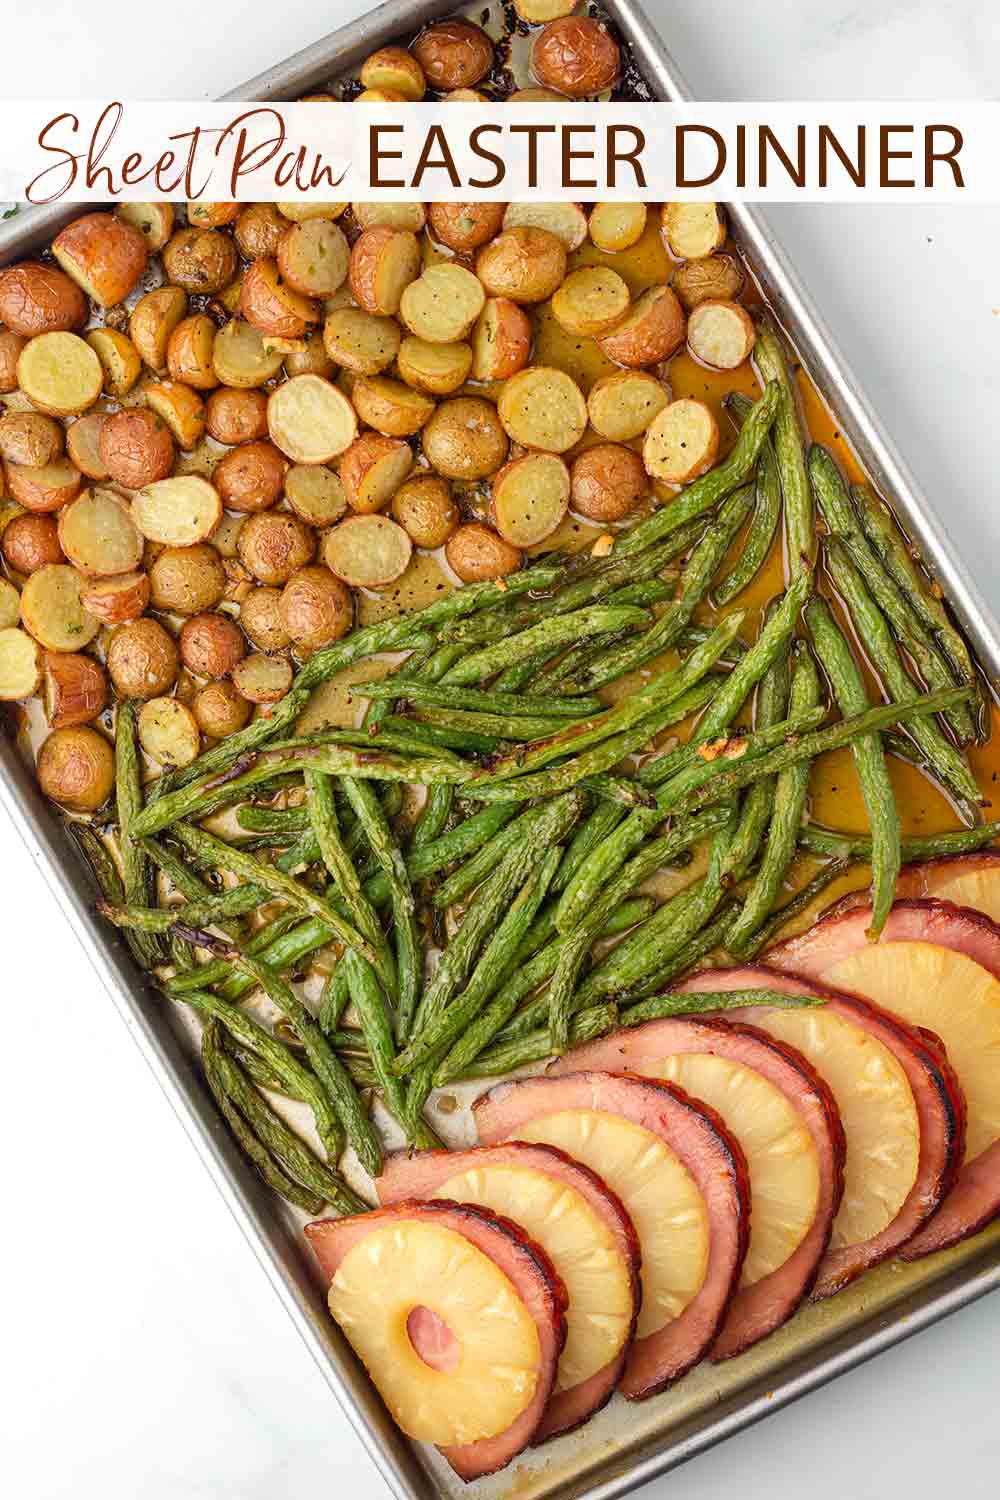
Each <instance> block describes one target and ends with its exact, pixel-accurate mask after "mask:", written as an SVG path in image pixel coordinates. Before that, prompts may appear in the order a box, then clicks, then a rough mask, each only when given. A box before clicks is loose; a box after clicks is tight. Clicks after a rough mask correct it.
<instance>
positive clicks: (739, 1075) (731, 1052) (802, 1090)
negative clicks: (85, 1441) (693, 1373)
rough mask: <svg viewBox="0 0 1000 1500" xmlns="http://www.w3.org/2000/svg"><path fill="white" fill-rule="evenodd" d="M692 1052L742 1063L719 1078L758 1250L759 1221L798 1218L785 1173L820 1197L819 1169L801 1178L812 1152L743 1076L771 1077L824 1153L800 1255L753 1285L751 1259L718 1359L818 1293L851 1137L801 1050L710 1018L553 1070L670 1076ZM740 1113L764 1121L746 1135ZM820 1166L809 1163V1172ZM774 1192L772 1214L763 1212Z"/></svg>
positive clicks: (573, 1055) (674, 1022) (635, 1035)
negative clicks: (744, 1165)
mask: <svg viewBox="0 0 1000 1500" xmlns="http://www.w3.org/2000/svg"><path fill="white" fill-rule="evenodd" d="M685 1054H686V1055H692V1056H694V1057H696V1058H698V1059H701V1058H703V1057H706V1056H707V1057H712V1058H718V1059H722V1060H724V1063H725V1064H730V1065H735V1068H734V1069H733V1070H732V1074H730V1073H729V1072H727V1073H726V1074H724V1076H723V1077H722V1078H721V1079H719V1080H718V1084H719V1086H720V1087H721V1088H722V1089H724V1090H725V1092H726V1094H727V1096H728V1097H731V1098H732V1109H731V1111H727V1110H726V1109H725V1107H724V1105H723V1104H722V1102H721V1101H719V1102H718V1107H719V1109H720V1110H721V1111H722V1113H723V1116H724V1118H725V1119H726V1122H727V1124H728V1125H729V1128H730V1129H731V1130H732V1132H733V1134H734V1135H735V1136H736V1138H737V1139H738V1140H740V1142H741V1144H742V1145H743V1146H744V1150H745V1154H746V1157H747V1160H748V1163H749V1167H750V1185H751V1190H752V1204H751V1215H750V1244H751V1250H752V1248H753V1245H754V1237H755V1234H756V1233H757V1230H758V1219H757V1217H755V1216H757V1215H758V1214H760V1215H762V1216H763V1215H768V1217H769V1218H770V1219H771V1220H772V1221H776V1223H775V1229H776V1232H777V1233H780V1232H781V1230H782V1228H784V1226H785V1225H786V1224H787V1223H788V1222H789V1220H795V1219H796V1215H795V1205H794V1204H792V1205H789V1204H788V1203H787V1201H785V1200H784V1199H783V1198H782V1197H781V1196H780V1189H781V1184H780V1183H777V1182H776V1181H775V1178H776V1177H780V1175H781V1169H782V1168H783V1167H785V1166H787V1164H789V1163H791V1164H792V1169H793V1176H792V1181H791V1184H790V1190H791V1191H792V1192H793V1193H794V1191H795V1190H796V1189H797V1188H800V1184H801V1188H800V1190H801V1191H804V1192H811V1188H812V1179H811V1173H806V1172H800V1173H799V1174H795V1172H794V1167H795V1162H796V1159H801V1157H802V1155H803V1151H802V1149H801V1147H802V1143H801V1141H800V1140H798V1139H792V1137H793V1136H794V1135H796V1132H795V1131H794V1130H790V1129H789V1119H788V1114H787V1113H785V1112H779V1110H777V1109H775V1108H774V1101H773V1096H771V1099H770V1100H769V1099H768V1097H767V1094H766V1091H765V1096H764V1097H763V1098H761V1097H759V1093H760V1091H759V1090H755V1089H754V1088H753V1087H752V1086H751V1087H750V1088H741V1087H740V1082H741V1079H745V1077H746V1074H745V1073H744V1071H743V1070H748V1071H749V1072H750V1073H751V1074H752V1075H754V1076H755V1077H756V1076H759V1077H760V1078H762V1079H764V1080H766V1081H767V1083H768V1084H770V1085H771V1086H772V1088H773V1089H775V1090H777V1091H778V1092H779V1093H780V1095H781V1096H782V1098H783V1099H784V1100H785V1101H787V1104H788V1105H789V1106H790V1107H791V1110H790V1112H791V1113H792V1115H793V1116H794V1119H795V1120H796V1121H797V1122H798V1126H799V1130H800V1131H801V1132H802V1133H803V1134H804V1135H806V1138H807V1141H808V1142H811V1152H810V1158H811V1157H812V1156H814V1157H815V1163H816V1168H817V1174H818V1187H817V1191H816V1196H815V1199H813V1198H812V1197H810V1198H809V1204H808V1208H807V1211H806V1215H805V1217H804V1218H803V1217H802V1215H801V1214H800V1215H799V1216H798V1220H797V1222H799V1223H803V1224H805V1225H806V1226H807V1227H805V1231H804V1233H802V1234H801V1238H799V1239H798V1243H797V1244H796V1245H795V1246H794V1248H793V1249H792V1250H791V1253H790V1254H788V1255H787V1257H786V1258H785V1259H784V1260H783V1261H782V1263H781V1264H780V1265H778V1266H777V1267H776V1269H774V1270H771V1271H770V1272H768V1273H766V1274H763V1275H761V1276H760V1277H759V1279H756V1280H752V1281H751V1280H749V1272H750V1266H751V1261H750V1260H749V1259H748V1262H747V1266H746V1267H745V1269H744V1276H743V1284H742V1285H741V1286H740V1288H739V1290H738V1291H737V1292H736V1295H735V1296H734V1298H733V1302H732V1306H731V1307H730V1309H729V1313H728V1315H727V1317H726V1320H725V1323H724V1324H723V1326H722V1330H721V1332H720V1333H719V1336H718V1338H717V1339H716V1341H715V1343H714V1344H713V1346H712V1350H711V1356H710V1357H711V1358H712V1359H713V1360H716V1361H718V1360H722V1359H729V1358H730V1357H731V1356H732V1355H734V1354H740V1353H742V1352H743V1350H745V1349H748V1348H749V1347H750V1346H751V1345H752V1344H755V1343H756V1342H757V1341H758V1340H759V1339H762V1338H764V1337H765V1336H766V1335H767V1334H769V1333H772V1332H773V1331H774V1330H775V1329H776V1328H779V1327H780V1326H781V1324H782V1323H784V1322H786V1321H787V1320H788V1319H789V1318H790V1317H791V1316H792V1314H793V1313H794V1312H795V1309H796V1308H797V1307H798V1306H799V1304H800V1303H801V1302H802V1301H803V1300H804V1298H805V1297H806V1296H808V1294H809V1292H810V1291H811V1290H812V1287H813V1284H814V1282H815V1280H816V1276H817V1273H818V1271H819V1266H820V1261H821V1260H822V1258H823V1256H824V1254H825V1253H826V1249H827V1246H828V1244H829V1241H830V1232H831V1230H832V1228H833V1221H834V1217H835V1215H836V1213H837V1209H838V1208H839V1207H840V1200H841V1195H842V1193H843V1188H844V1153H845V1145H844V1132H843V1128H842V1126H841V1123H840V1114H839V1111H838V1109H837V1106H836V1103H835V1102H834V1099H833V1095H832V1094H831V1093H830V1090H829V1089H828V1088H827V1086H826V1084H825V1083H824V1082H823V1081H822V1080H821V1078H820V1077H819V1075H818V1074H817V1072H816V1071H815V1069H814V1068H812V1067H811V1066H810V1065H809V1063H807V1062H806V1060H805V1058H804V1057H803V1056H802V1055H801V1053H799V1052H796V1051H795V1049H794V1048H792V1047H790V1046H787V1045H786V1044H784V1043H782V1042H779V1041H777V1040H775V1039H774V1038H773V1037H769V1036H768V1035H767V1034H766V1033H765V1032H762V1031H759V1030H757V1029H756V1028H754V1027H751V1026H746V1025H742V1024H739V1025H737V1024H733V1023H730V1022H727V1021H716V1020H713V1019H702V1018H701V1017H698V1018H694V1017H677V1018H676V1019H670V1020H661V1021H648V1022H646V1024H645V1025H642V1026H635V1027H630V1028H625V1029H623V1030H621V1031H618V1032H615V1033H614V1035H612V1036H609V1037H605V1038H603V1039H602V1040H601V1041H597V1042H591V1043H589V1044H587V1045H586V1046H583V1047H577V1048H576V1049H575V1050H574V1051H572V1052H570V1053H569V1054H568V1055H567V1056H566V1057H564V1058H562V1059H561V1061H560V1062H558V1063H557V1064H555V1066H554V1068H553V1069H552V1070H551V1071H553V1072H558V1073H566V1072H574V1071H577V1070H580V1071H588V1070H590V1069H600V1070H603V1071H606V1072H609V1073H610V1072H615V1073H618V1072H626V1073H638V1074H641V1075H643V1076H652V1077H663V1076H665V1070H666V1069H667V1068H668V1067H669V1065H670V1062H671V1060H676V1059H677V1058H679V1057H681V1056H683V1055H685ZM667 1076H669V1075H667ZM683 1076H685V1075H683V1074H682V1077H683ZM769 1103H771V1106H772V1107H771V1110H770V1118H769V1119H766V1118H765V1119H762V1118H761V1116H764V1115H766V1114H767V1112H768V1111H767V1106H768V1104H769ZM741 1109H745V1110H749V1111H751V1112H753V1114H754V1116H755V1117H754V1118H750V1119H746V1120H745V1121H743V1122H742V1123H743V1124H744V1126H745V1129H744V1130H741V1121H740V1119H739V1118H738V1116H739V1114H740V1111H741ZM758 1159H761V1171H760V1180H759V1182H758V1179H756V1178H755V1162H756V1161H757V1160H758ZM811 1165H812V1161H811V1159H810V1161H809V1162H808V1166H810V1167H811ZM803 1178H804V1179H805V1180H804V1181H803ZM776 1188H777V1189H778V1192H776V1191H775V1189H776ZM762 1190H763V1191H762ZM765 1194H766V1195H767V1198H768V1206H767V1208H765V1207H764V1206H763V1204H764V1196H765ZM772 1204H773V1205H774V1207H773V1210H771V1205H772ZM769 1210H771V1211H770V1212H769ZM809 1214H811V1222H809Z"/></svg>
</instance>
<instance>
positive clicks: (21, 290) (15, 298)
mask: <svg viewBox="0 0 1000 1500" xmlns="http://www.w3.org/2000/svg"><path fill="white" fill-rule="evenodd" d="M87 311H88V309H87V299H86V297H85V296H84V295H83V293H82V292H81V290H80V288H79V287H78V286H76V284H75V283H74V282H72V281H71V280H70V279H69V277H68V276H66V275H64V273H63V272H62V271H60V270H57V268H56V267H55V266H42V265H39V264H38V263H37V262H36V261H30V260H26V261H22V262H21V264H20V265H19V266H11V267H9V269H8V270H6V271H0V323H3V324H5V326H6V327H7V329H8V330H9V331H10V332H11V333H13V334H17V335H18V336H19V337H21V338H24V339H33V338H36V337H37V336H38V334H40V333H69V332H71V331H72V330H73V329H74V328H80V327H81V326H82V325H83V324H84V323H85V322H86V321H87Z"/></svg>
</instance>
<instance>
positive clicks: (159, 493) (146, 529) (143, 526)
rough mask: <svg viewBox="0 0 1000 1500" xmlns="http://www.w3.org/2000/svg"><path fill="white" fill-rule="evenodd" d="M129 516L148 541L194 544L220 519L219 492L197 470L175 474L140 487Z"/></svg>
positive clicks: (169, 545) (166, 543) (203, 538)
mask: <svg viewBox="0 0 1000 1500" xmlns="http://www.w3.org/2000/svg"><path fill="white" fill-rule="evenodd" d="M132 519H133V521H134V522H135V524H136V526H137V527H138V528H139V530H140V531H141V533H142V535H143V536H144V537H145V538H146V540H147V541H150V542H160V543H162V545H163V546H164V547H193V546H194V544H195V543H196V542H203V541H205V540H206V539H207V538H208V537H210V536H211V535H212V532H213V531H214V530H215V528H216V526H218V524H219V522H220V521H221V520H222V501H221V500H220V499H219V492H218V490H217V489H216V488H215V486H214V485H211V484H209V482H208V480H207V479H202V478H201V476H200V475H198V474H175V475H174V477H173V478H172V479H158V480H156V482H155V483H153V484H148V485H146V486H145V488H144V489H141V490H140V491H139V493H138V494H137V495H136V497H135V499H134V501H133V502H132Z"/></svg>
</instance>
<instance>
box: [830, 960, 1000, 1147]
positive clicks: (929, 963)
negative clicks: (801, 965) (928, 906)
mask: <svg viewBox="0 0 1000 1500" xmlns="http://www.w3.org/2000/svg"><path fill="white" fill-rule="evenodd" d="M825 979H826V980H827V981H828V982H829V983H830V984H833V985H836V986H838V987H839V988H841V989H847V990H853V991H854V992H855V993H856V994H859V995H864V996H865V997H866V999H870V1000H874V1001H875V1003H876V1004H877V1005H883V1006H884V1007H885V1008H886V1010H893V1011H895V1012H896V1014H897V1015H898V1016H902V1018H903V1020H904V1021H908V1022H909V1023H910V1025H911V1026H926V1027H928V1028H929V1029H930V1030H931V1031H934V1032H936V1033H937V1035H938V1036H939V1037H940V1038H941V1040H942V1041H943V1042H944V1045H945V1048H946V1050H947V1053H948V1061H949V1062H950V1063H951V1065H952V1067H953V1068H954V1069H955V1072H956V1073H957V1074H958V1077H959V1081H960V1083H961V1085H962V1088H963V1090H964V1092H965V1102H966V1108H967V1111H968V1113H967V1116H966V1159H967V1160H968V1161H971V1160H972V1159H973V1157H976V1156H978V1155H979V1154H980V1152H982V1151H985V1150H986V1148H987V1147H988V1146H991V1145H992V1144H993V1142H994V1141H995V1140H997V1139H1000V1087H998V1079H1000V983H998V982H997V980H996V979H995V978H994V977H993V975H992V974H991V973H990V972H989V970H988V969H984V968H983V966H982V965H981V964H977V963H976V961H975V959H972V958H968V957H967V956H966V955H965V954H964V953H959V952H957V951H956V950H955V949H953V948H942V947H939V946H938V945H937V944H936V943H916V942H887V943H871V944H869V946H868V948H867V949H865V950H861V951H859V952H857V953H854V954H852V956H851V957H850V958H847V959H844V960H843V961H842V962H841V963H839V964H836V965H835V966H834V967H833V968H832V969H831V970H830V972H829V975H828V976H825Z"/></svg>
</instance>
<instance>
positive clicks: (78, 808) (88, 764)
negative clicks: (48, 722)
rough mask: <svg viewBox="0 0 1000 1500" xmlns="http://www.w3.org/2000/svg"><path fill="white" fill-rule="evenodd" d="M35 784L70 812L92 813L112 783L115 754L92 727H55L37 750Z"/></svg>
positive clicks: (106, 794) (104, 798) (109, 789)
mask: <svg viewBox="0 0 1000 1500" xmlns="http://www.w3.org/2000/svg"><path fill="white" fill-rule="evenodd" d="M36 770H37V775H38V785H39V786H40V787H41V789H42V791H43V792H44V793H45V795H46V797H50V798H51V799H52V801H53V802H58V803H59V805H60V807H66V808H69V809H70V811H71V812H81V813H86V812H96V811H97V809H98V808H99V807H103V805H104V803H105V802H107V800H108V798H109V797H110V795H111V792H112V789H113V787H114V784H115V757H114V752H113V751H112V749H111V746H110V744H109V743H108V741H107V740H106V739H105V738H104V735H103V734H100V733H99V732H98V731H97V730H96V729H91V728H89V727H87V726H85V725H84V726H80V727H78V728H75V729H55V730H53V732H52V733H51V734H50V735H49V737H48V739H47V740H46V741H45V743H44V745H43V746H42V748H41V750H40V751H39V752H38V764H37V767H36Z"/></svg>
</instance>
